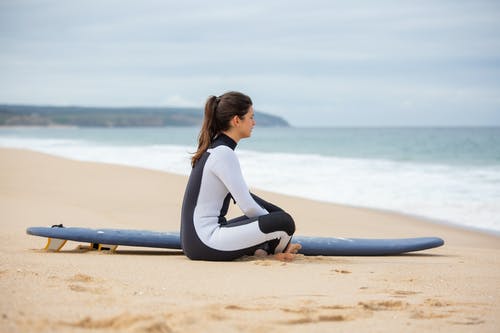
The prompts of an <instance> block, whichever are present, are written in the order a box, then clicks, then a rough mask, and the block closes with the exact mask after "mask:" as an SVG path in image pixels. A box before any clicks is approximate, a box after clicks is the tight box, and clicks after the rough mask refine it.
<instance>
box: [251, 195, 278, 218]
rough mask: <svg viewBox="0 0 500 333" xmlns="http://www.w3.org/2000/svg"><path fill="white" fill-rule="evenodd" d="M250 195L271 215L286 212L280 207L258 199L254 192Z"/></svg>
mask: <svg viewBox="0 0 500 333" xmlns="http://www.w3.org/2000/svg"><path fill="white" fill-rule="evenodd" d="M250 195H251V196H252V198H253V199H254V200H255V202H257V203H258V204H259V205H260V206H261V207H262V208H264V209H265V210H267V211H268V212H269V213H272V212H283V211H284V210H283V209H281V208H279V207H278V206H276V205H273V204H272V203H270V202H268V201H266V200H264V199H262V198H260V197H258V196H257V195H255V194H253V193H252V192H250Z"/></svg>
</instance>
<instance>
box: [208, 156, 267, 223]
mask: <svg viewBox="0 0 500 333" xmlns="http://www.w3.org/2000/svg"><path fill="white" fill-rule="evenodd" d="M213 153H214V154H217V156H214V157H215V158H214V164H213V166H212V168H211V169H212V172H213V173H214V174H215V175H216V176H217V177H218V178H219V179H220V180H221V181H222V182H223V183H224V185H225V186H226V187H227V189H228V190H229V192H230V193H231V196H232V197H233V198H234V200H235V201H236V204H237V205H238V206H239V207H240V209H241V210H242V211H243V214H245V215H246V216H248V217H250V218H251V217H257V216H261V215H266V214H268V211H267V210H266V209H265V207H263V206H261V205H259V204H258V203H257V202H256V201H255V200H254V198H252V196H251V195H250V191H249V189H248V186H247V184H246V182H245V180H244V178H243V174H242V173H241V168H240V162H239V161H238V158H237V157H236V154H235V153H234V151H233V150H231V149H230V148H228V147H220V148H218V149H217V150H216V151H215V150H214V151H213Z"/></svg>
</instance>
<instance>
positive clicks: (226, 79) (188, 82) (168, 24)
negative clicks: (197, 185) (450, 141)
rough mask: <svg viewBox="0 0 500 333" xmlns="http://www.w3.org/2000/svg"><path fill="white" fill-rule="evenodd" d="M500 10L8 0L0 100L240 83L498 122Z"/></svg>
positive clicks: (360, 107) (316, 106)
mask: <svg viewBox="0 0 500 333" xmlns="http://www.w3.org/2000/svg"><path fill="white" fill-rule="evenodd" d="M499 14H500V6H499V5H497V4H496V3H495V2H491V1H475V2H465V1H464V2H460V1H458V2H457V1H440V2H435V1H422V2H412V3H408V2H404V3H401V2H398V1H382V2H377V3H373V2H370V1H362V2H360V3H357V4H356V5H353V4H350V3H346V2H340V1H313V2H307V3H306V2H303V1H272V2H267V1H253V2H249V3H245V4H238V5H235V4H234V2H232V1H211V2H205V1H188V2H178V1H177V2H174V1H144V2H136V1H107V2H106V3H105V4H104V3H102V2H100V1H95V0H89V1H71V2H60V1H2V2H0V43H1V44H2V49H0V102H13V103H14V102H15V103H17V102H23V103H42V104H67V103H69V104H85V105H128V104H130V105H165V104H169V103H171V104H175V105H179V106H181V105H185V106H194V105H195V104H197V103H199V104H201V105H202V104H203V102H204V100H205V99H206V97H207V96H208V95H210V94H220V93H222V92H224V91H227V90H242V91H244V92H246V93H248V94H250V95H251V96H252V99H253V100H254V101H255V102H256V106H257V109H259V110H261V111H267V112H272V113H275V114H278V115H282V116H284V117H286V118H287V119H288V120H290V121H291V122H292V124H295V125H300V124H308V125H314V124H318V125H324V124H327V123H328V122H329V123H330V124H332V125H336V124H349V125H353V124H354V125H355V124H363V125H367V124H368V125H369V124H383V123H391V124H406V125H413V124H432V123H436V124H437V123H439V124H455V123H456V121H458V120H460V121H461V122H463V123H464V124H476V123H478V122H483V123H485V124H491V123H496V124H500V114H499V113H500V111H499V110H500V102H499V101H498V98H497V97H496V93H495V92H496V91H499V90H500V79H499V78H500V66H499V65H500V40H499V38H498V36H497V32H498V31H499V30H500V29H499V28H500V23H499V22H498V19H497V18H498V17H499V16H500V15H499ZM259 104H260V105H262V108H261V107H259ZM409 110H411V116H409V114H410V113H409ZM477 110H484V111H481V112H482V113H481V115H480V117H479V118H478V113H477ZM311 114H317V117H311V116H310V115H311ZM450 114H455V115H456V116H455V117H450ZM385 115H390V117H386V116H385ZM481 117H483V118H481ZM356 119H357V120H356Z"/></svg>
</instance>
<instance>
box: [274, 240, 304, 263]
mask: <svg viewBox="0 0 500 333" xmlns="http://www.w3.org/2000/svg"><path fill="white" fill-rule="evenodd" d="M301 248H302V245H300V244H292V243H290V244H288V246H287V248H286V249H285V251H284V252H283V253H277V254H275V255H274V258H276V259H278V260H281V261H292V260H293V259H295V255H296V254H297V252H299V250H300V249H301Z"/></svg>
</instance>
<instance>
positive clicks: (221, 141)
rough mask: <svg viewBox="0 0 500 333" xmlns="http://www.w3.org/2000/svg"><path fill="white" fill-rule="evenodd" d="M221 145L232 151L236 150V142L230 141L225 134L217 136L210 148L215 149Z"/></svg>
mask: <svg viewBox="0 0 500 333" xmlns="http://www.w3.org/2000/svg"><path fill="white" fill-rule="evenodd" d="M221 145H224V146H228V147H229V148H231V149H232V150H234V149H235V148H236V145H237V143H236V141H234V140H233V139H231V138H230V137H229V136H227V135H226V134H224V133H220V134H219V135H217V137H216V138H215V140H214V142H212V148H215V147H217V146H221Z"/></svg>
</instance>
